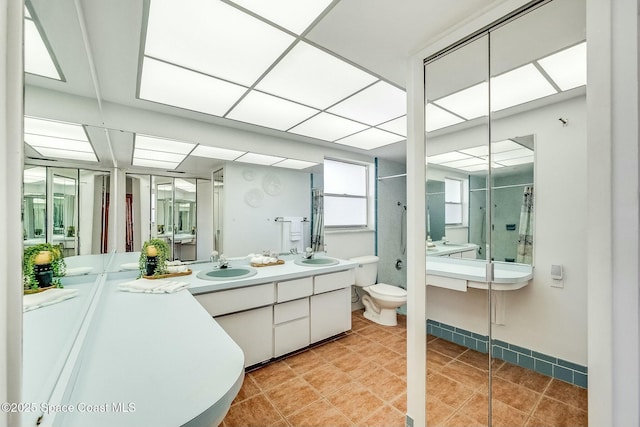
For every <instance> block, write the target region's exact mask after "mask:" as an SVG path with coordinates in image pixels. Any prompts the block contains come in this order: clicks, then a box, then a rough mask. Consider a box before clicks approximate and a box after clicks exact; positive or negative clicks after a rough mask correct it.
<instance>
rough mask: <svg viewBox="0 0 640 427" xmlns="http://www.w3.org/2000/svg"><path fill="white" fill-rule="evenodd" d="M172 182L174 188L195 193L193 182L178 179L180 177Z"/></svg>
mask: <svg viewBox="0 0 640 427" xmlns="http://www.w3.org/2000/svg"><path fill="white" fill-rule="evenodd" d="M174 184H175V186H176V188H178V189H180V190H182V191H186V192H189V193H195V192H196V185H195V184H194V183H193V182H189V181H186V180H184V179H180V178H176V180H175V181H174Z"/></svg>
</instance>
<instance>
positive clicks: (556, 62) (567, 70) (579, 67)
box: [538, 42, 587, 90]
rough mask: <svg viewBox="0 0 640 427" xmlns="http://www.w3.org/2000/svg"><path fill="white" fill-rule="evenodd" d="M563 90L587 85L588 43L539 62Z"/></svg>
mask: <svg viewBox="0 0 640 427" xmlns="http://www.w3.org/2000/svg"><path fill="white" fill-rule="evenodd" d="M538 63H539V64H540V66H541V67H542V68H543V69H544V71H545V72H546V73H547V74H548V75H549V77H551V78H552V79H553V81H554V82H555V84H557V85H558V87H559V88H560V89H562V90H569V89H573V88H575V87H578V86H584V85H586V84H587V43H586V42H582V43H580V44H578V45H576V46H573V47H570V48H568V49H565V50H562V51H560V52H558V53H555V54H553V55H550V56H547V57H546V58H543V59H540V60H539V61H538Z"/></svg>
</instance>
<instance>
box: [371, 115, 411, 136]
mask: <svg viewBox="0 0 640 427" xmlns="http://www.w3.org/2000/svg"><path fill="white" fill-rule="evenodd" d="M376 127H377V128H380V129H383V130H386V131H389V132H393V133H397V134H398V135H402V136H404V137H405V138H406V136H407V116H402V117H398V118H397V119H395V120H391V121H389V122H386V123H382V124H381V125H378V126H376Z"/></svg>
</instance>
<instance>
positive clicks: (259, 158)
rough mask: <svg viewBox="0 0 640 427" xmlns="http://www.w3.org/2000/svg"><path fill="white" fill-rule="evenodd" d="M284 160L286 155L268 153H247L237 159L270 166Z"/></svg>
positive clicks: (237, 160)
mask: <svg viewBox="0 0 640 427" xmlns="http://www.w3.org/2000/svg"><path fill="white" fill-rule="evenodd" d="M282 160H284V157H278V156H269V155H267V154H257V153H246V154H244V155H242V156H240V157H238V158H237V159H236V162H242V163H253V164H255V165H267V166H270V165H272V164H274V163H278V162H281V161H282Z"/></svg>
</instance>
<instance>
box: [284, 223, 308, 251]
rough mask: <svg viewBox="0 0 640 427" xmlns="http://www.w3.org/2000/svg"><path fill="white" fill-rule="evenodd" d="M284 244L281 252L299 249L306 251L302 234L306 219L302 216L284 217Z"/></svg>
mask: <svg viewBox="0 0 640 427" xmlns="http://www.w3.org/2000/svg"><path fill="white" fill-rule="evenodd" d="M281 221H282V244H281V252H289V251H290V250H291V249H297V250H298V252H302V251H304V237H303V234H302V230H303V222H304V218H303V217H301V216H285V217H282V220H281Z"/></svg>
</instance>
